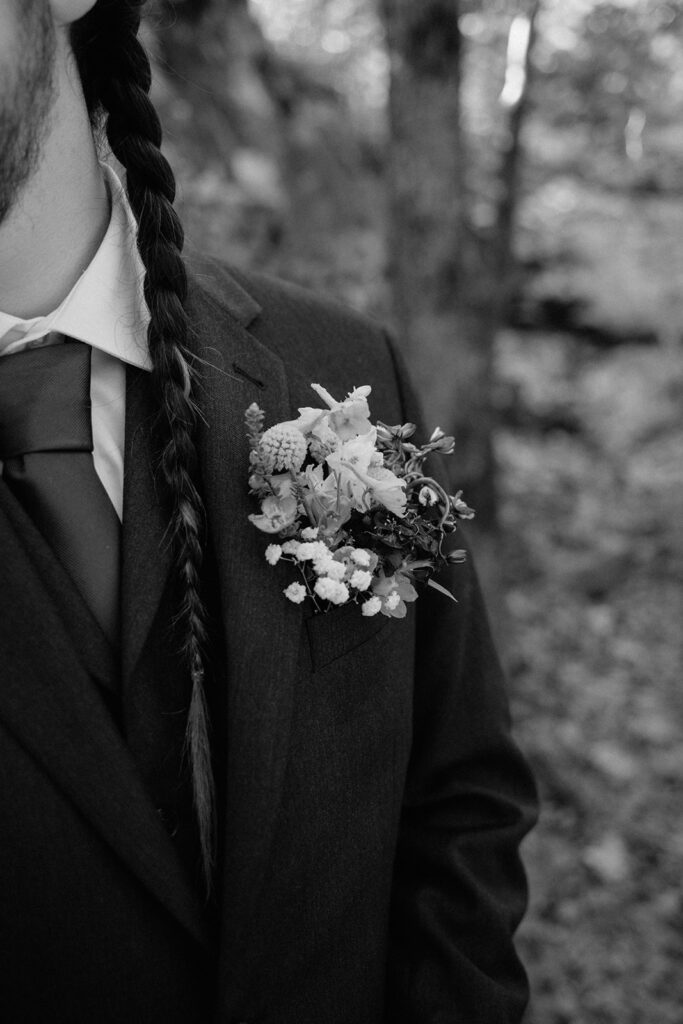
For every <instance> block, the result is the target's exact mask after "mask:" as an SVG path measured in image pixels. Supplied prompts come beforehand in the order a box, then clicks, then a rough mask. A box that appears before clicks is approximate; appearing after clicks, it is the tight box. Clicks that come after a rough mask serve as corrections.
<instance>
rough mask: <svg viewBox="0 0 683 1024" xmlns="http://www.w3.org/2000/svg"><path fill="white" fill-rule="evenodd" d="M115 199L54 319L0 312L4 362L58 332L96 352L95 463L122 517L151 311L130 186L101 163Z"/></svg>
mask: <svg viewBox="0 0 683 1024" xmlns="http://www.w3.org/2000/svg"><path fill="white" fill-rule="evenodd" d="M102 167H103V171H104V175H105V180H106V182H107V187H108V189H109V193H110V196H111V218H110V221H109V227H108V228H107V232H106V234H105V236H104V238H103V239H102V242H101V244H100V247H99V249H98V250H97V252H96V253H95V255H94V257H93V259H92V260H91V262H90V263H89V265H88V266H87V267H86V269H85V270H84V271H83V273H82V274H81V276H80V277H79V279H78V281H77V282H76V284H75V285H74V286H73V288H72V289H71V291H70V292H69V294H68V295H67V297H66V298H65V299H64V301H63V302H62V303H61V304H60V305H59V306H58V307H57V309H55V310H53V312H52V313H49V314H48V315H47V316H41V317H36V318H35V319H33V320H22V319H20V318H19V317H16V316H10V315H9V314H7V313H3V312H0V356H3V355H11V354H12V353H15V352H21V351H22V350H23V349H25V348H33V347H38V346H39V345H40V344H41V341H42V342H43V343H44V339H45V337H46V335H48V334H50V333H51V332H53V331H54V332H57V333H59V334H64V335H66V336H67V337H69V338H74V339H75V340H76V341H84V342H85V343H86V344H87V345H91V346H92V350H93V351H92V359H91V371H90V398H91V402H92V429H93V446H94V450H93V459H94V462H95V469H96V471H97V474H98V476H99V478H100V480H101V481H102V483H103V485H104V487H105V490H106V491H107V494H108V495H109V497H110V499H111V502H112V504H113V506H114V508H115V509H116V512H117V514H118V516H119V519H121V518H122V510H123V453H124V443H125V418H126V370H125V365H124V364H125V363H130V364H131V365H132V366H137V367H140V368H141V369H144V370H151V361H150V358H149V352H148V349H147V326H148V324H149V311H148V309H147V304H146V302H145V299H144V294H143V290H142V284H143V280H144V268H143V265H142V260H141V259H140V255H139V253H138V250H137V245H136V241H135V238H136V223H135V218H134V217H133V213H132V211H131V209H130V206H129V204H128V199H127V197H126V193H125V191H124V188H123V186H122V184H121V182H120V180H119V178H118V177H117V175H116V174H115V172H114V171H113V170H112V169H111V167H108V166H107V165H104V164H103V165H102Z"/></svg>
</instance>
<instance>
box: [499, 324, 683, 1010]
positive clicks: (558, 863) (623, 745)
mask: <svg viewBox="0 0 683 1024" xmlns="http://www.w3.org/2000/svg"><path fill="white" fill-rule="evenodd" d="M499 357H500V358H499V362H500V367H499V370H500V375H501V379H502V380H504V381H507V383H508V385H510V386H512V387H514V389H516V391H517V393H518V398H519V402H518V405H519V407H520V408H521V409H523V410H525V415H526V417H527V419H526V421H525V417H524V415H521V416H518V417H517V419H518V422H517V423H516V424H515V427H514V429H510V428H508V429H506V430H505V432H504V433H503V434H502V435H501V437H500V439H499V455H500V461H501V466H502V470H503V473H502V485H503V502H504V519H505V536H506V542H505V543H506V558H505V564H506V576H507V579H506V584H507V587H506V593H507V610H508V613H509V617H510V622H509V626H508V628H509V634H510V638H511V639H510V643H509V649H508V652H507V662H508V670H509V675H510V685H511V692H512V696H513V710H514V716H515V720H516V730H517V737H518V740H519V742H520V743H521V745H522V747H523V749H524V750H525V752H526V753H527V755H528V756H529V757H530V758H531V761H532V763H533V765H534V768H535V771H536V774H537V778H538V781H539V787H540V791H541V799H542V807H543V810H542V815H541V820H540V824H539V826H538V827H537V829H536V830H535V832H534V833H533V834H532V835H531V836H530V837H529V839H528V840H527V842H526V845H525V858H526V862H527V866H528V869H529V875H530V883H531V893H532V899H531V909H530V913H529V915H528V917H527V919H526V921H525V923H524V925H523V927H522V930H521V933H520V942H519V945H520V951H521V953H522V956H523V958H524V960H525V963H526V964H527V966H528V968H529V970H530V974H531V980H532V988H533V993H534V996H533V1003H532V1008H531V1010H530V1012H529V1016H528V1024H682V1022H683V940H682V939H681V935H682V934H683V893H682V891H681V884H680V879H681V863H682V861H683V815H682V814H681V793H682V792H683V685H682V683H683V679H682V672H681V669H682V666H683V588H682V584H681V579H682V574H683V401H682V399H683V353H681V350H680V349H678V351H675V350H674V351H667V350H663V349H661V348H635V347H626V348H618V349H614V350H611V351H608V352H603V353H596V352H594V351H592V350H589V349H587V348H586V347H585V346H582V345H581V344H580V343H577V342H576V341H575V340H572V339H568V338H565V337H561V336H555V337H552V336H547V335H543V336H540V335H533V334H532V335H514V334H508V335H506V336H504V337H503V338H501V341H500V345H499ZM539 423H543V424H545V429H544V431H543V432H539V429H538V424H539ZM554 423H560V424H562V426H563V429H555V428H554V426H553V424H554Z"/></svg>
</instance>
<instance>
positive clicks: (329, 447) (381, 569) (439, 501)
mask: <svg viewBox="0 0 683 1024" xmlns="http://www.w3.org/2000/svg"><path fill="white" fill-rule="evenodd" d="M311 386H312V388H313V390H314V391H315V392H316V394H317V395H318V396H319V397H320V398H321V399H322V401H323V402H324V404H325V407H324V408H319V409H314V408H304V409H299V417H298V419H295V420H289V421H287V422H285V423H278V424H276V425H275V426H272V427H269V428H268V429H267V430H265V429H264V420H265V413H264V412H263V410H261V409H260V408H259V407H258V405H256V404H255V403H254V404H252V405H250V406H249V408H248V409H247V411H246V424H247V434H248V437H249V443H250V447H251V451H250V476H249V487H250V491H251V494H253V495H254V496H255V497H256V498H258V500H259V502H260V506H261V511H260V512H259V513H254V514H253V515H250V516H249V519H250V520H251V522H252V523H253V524H254V526H256V527H257V528H258V529H259V530H262V531H263V532H264V533H266V534H270V535H271V536H273V537H274V538H275V537H277V540H278V542H277V543H271V544H269V545H268V546H267V548H266V551H265V557H266V559H267V560H268V562H270V564H271V565H275V564H276V563H277V562H279V561H281V560H282V561H289V562H291V563H292V564H293V565H294V566H295V567H296V569H297V570H298V576H299V578H298V580H295V581H294V582H292V583H291V584H290V585H289V586H288V587H287V588H286V590H285V591H284V593H285V596H286V597H287V598H289V600H290V601H293V602H295V603H297V604H298V603H300V602H302V601H304V600H305V599H306V598H310V599H311V600H312V601H313V603H314V604H315V606H316V608H317V609H318V611H327V610H329V609H330V608H331V607H333V606H334V605H342V604H347V603H348V602H349V601H354V602H356V603H357V604H360V606H361V610H362V613H363V615H377V614H378V613H380V612H381V613H382V614H383V615H388V616H390V617H393V618H403V616H405V614H406V603H407V602H410V601H414V600H415V599H416V598H417V596H418V595H417V591H416V589H415V584H418V583H426V584H427V585H428V586H431V587H434V588H436V589H437V590H439V591H441V592H442V593H444V594H446V595H447V596H449V597H452V596H453V595H452V594H450V593H449V591H447V590H446V589H445V588H444V587H442V586H441V584H439V583H437V582H436V581H435V580H434V579H433V576H434V575H435V573H436V572H438V570H439V569H441V568H443V567H444V566H445V565H447V564H448V563H455V562H462V561H463V560H464V558H465V552H464V551H461V550H456V551H451V552H450V553H446V552H445V551H444V541H445V540H446V538H447V537H448V536H449V535H450V534H452V533H453V532H454V531H455V529H456V523H457V521H458V520H459V519H471V518H472V517H473V515H474V512H473V511H472V509H470V508H468V506H467V505H466V504H465V502H464V501H463V500H462V497H461V494H460V492H459V493H458V494H456V495H448V494H447V493H446V491H445V490H444V489H443V487H442V486H441V485H440V484H439V483H437V481H436V480H434V479H433V478H432V477H429V476H426V475H425V472H424V468H423V467H424V463H425V460H426V459H427V457H428V456H429V455H430V454H432V453H433V452H440V453H441V454H443V455H451V454H452V452H453V447H454V443H453V438H452V437H446V436H445V435H444V433H443V431H441V430H439V429H437V430H435V431H434V433H433V434H432V436H431V438H430V439H429V441H428V442H427V443H426V444H423V445H422V446H418V445H416V444H414V443H413V442H412V441H411V440H410V439H411V438H412V437H413V435H414V433H415V427H414V426H413V424H411V423H406V424H403V425H402V426H395V427H389V426H386V425H385V424H384V423H379V422H378V423H377V424H376V425H375V426H373V424H372V423H371V422H370V409H369V406H368V396H369V395H370V391H371V389H370V388H369V387H361V388H356V389H355V390H354V391H352V392H351V393H350V394H349V395H348V397H347V398H345V399H344V400H343V401H341V402H338V401H336V400H335V399H334V398H333V397H332V396H331V395H330V394H329V393H328V392H327V391H326V390H325V389H324V388H322V387H321V386H320V385H319V384H313V385H311Z"/></svg>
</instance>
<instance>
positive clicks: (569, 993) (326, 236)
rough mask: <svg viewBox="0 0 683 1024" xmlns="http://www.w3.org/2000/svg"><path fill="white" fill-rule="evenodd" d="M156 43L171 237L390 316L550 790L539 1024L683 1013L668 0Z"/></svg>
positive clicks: (238, 18)
mask: <svg viewBox="0 0 683 1024" xmlns="http://www.w3.org/2000/svg"><path fill="white" fill-rule="evenodd" d="M147 35H148V43H149V45H150V47H151V49H152V50H153V52H154V54H155V56H156V64H157V71H158V74H157V78H156V83H155V90H156V101H157V102H158V104H159V106H160V108H161V111H162V115H163V120H164V124H165V128H166V147H167V151H168V154H169V157H170V158H171V160H172V163H173V165H174V167H175V168H176V169H177V171H178V176H179V181H180V187H181V197H180V206H181V211H182V214H183V216H184V219H185V222H186V224H187V226H188V233H189V236H190V243H191V246H194V247H196V248H199V249H201V250H203V251H205V252H210V253H214V254H217V255H219V256H221V257H225V258H228V259H229V260H231V261H233V262H235V263H237V264H242V265H246V266H252V267H257V268H259V269H262V270H267V271H269V272H272V273H276V274H280V275H282V276H284V277H287V278H289V279H291V280H294V281H297V282H299V283H302V284H304V285H307V286H310V287H313V288H316V289H318V290H322V291H324V292H327V293H329V294H331V295H333V296H336V297H338V298H340V299H341V300H342V301H345V302H347V303H350V304H352V305H354V306H356V307H357V308H360V309H362V310H365V311H366V312H368V313H370V314H372V315H375V316H378V317H380V318H381V319H383V320H385V321H387V322H389V323H391V324H392V325H393V327H394V330H395V332H396V335H397V337H398V339H399V342H400V344H401V346H402V348H403V351H404V352H405V354H406V357H407V359H408V361H409V365H410V367H411V371H412V374H413V377H414V379H415V382H416V384H417V386H418V388H419V390H420V391H421V394H422V397H423V400H424V404H425V406H426V408H427V412H428V420H429V422H430V424H436V423H439V424H440V425H441V426H442V427H443V428H445V429H447V430H448V431H449V432H454V433H455V434H456V436H457V439H458V448H457V456H456V458H455V459H454V460H453V463H454V468H455V478H456V480H457V482H458V485H459V486H463V487H464V489H465V496H466V498H467V499H468V501H469V502H470V503H471V504H473V505H475V506H476V507H478V520H477V524H478V525H477V537H476V538H475V544H476V549H477V551H478V552H479V562H480V567H481V569H482V570H483V576H484V579H485V582H486V586H487V590H488V594H489V602H490V604H491V607H492V609H493V612H494V619H495V625H496V632H497V633H498V636H499V641H500V643H501V646H502V650H503V654H504V660H505V662H506V666H507V669H508V674H509V678H510V685H511V694H512V700H513V711H514V715H515V720H516V727H517V735H518V737H519V739H520V741H521V743H522V745H523V747H524V749H525V750H526V751H527V753H528V754H529V756H530V757H531V759H532V761H533V764H534V767H535V769H536V772H537V774H538V778H539V784H540V788H541V793H542V797H543V803H544V810H543V816H542V820H541V824H540V826H539V828H538V829H537V831H536V832H535V834H534V835H533V837H531V839H530V840H529V841H528V843H527V846H526V856H527V862H528V865H529V870H530V875H531V884H532V892H533V899H532V907H531V912H530V914H529V917H528V919H527V921H526V922H525V924H524V926H523V928H522V932H521V936H520V946H521V950H522V953H523V955H524V958H525V960H526V962H527V964H528V965H529V968H530V972H531V977H532V984H533V989H534V999H533V1005H532V1008H531V1010H530V1013H529V1018H528V1019H529V1024H681V1022H683V939H682V936H683V893H682V890H681V882H680V879H681V863H682V861H683V816H682V815H681V803H680V800H681V792H682V790H683V730H682V728H681V726H682V725H683V687H682V686H681V666H682V661H683V660H682V659H681V654H682V653H683V651H682V647H683V639H682V636H683V629H682V623H683V597H682V589H681V573H682V571H683V535H682V531H681V518H682V513H683V2H680V0H669V2H655V0H613V2H611V3H607V2H600V0H461V2H458V0H250V2H247V0H184V2H183V0H157V3H156V6H155V8H154V9H153V11H152V15H151V17H150V19H149V21H148V24H147ZM353 383H362V382H353ZM321 1024H322V1022H321Z"/></svg>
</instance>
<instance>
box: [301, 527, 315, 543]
mask: <svg viewBox="0 0 683 1024" xmlns="http://www.w3.org/2000/svg"><path fill="white" fill-rule="evenodd" d="M319 532H320V531H319V529H318V527H317V526H305V527H304V529H303V530H302V531H301V539H302V540H317V539H318V533H319Z"/></svg>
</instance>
